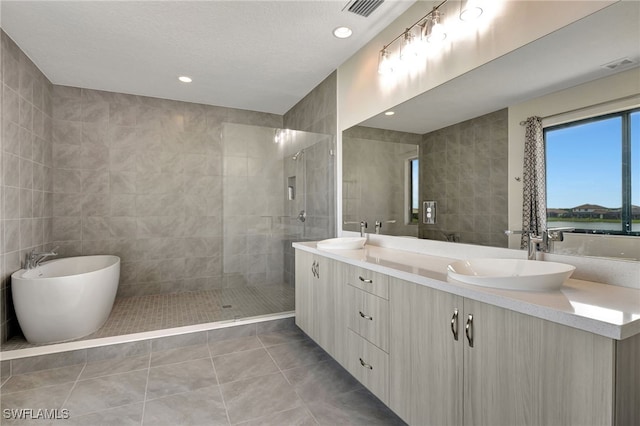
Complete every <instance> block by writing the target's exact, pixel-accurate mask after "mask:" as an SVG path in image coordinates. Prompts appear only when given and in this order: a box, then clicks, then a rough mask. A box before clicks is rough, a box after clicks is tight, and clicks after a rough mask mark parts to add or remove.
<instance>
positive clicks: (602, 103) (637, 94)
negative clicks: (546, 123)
mask: <svg viewBox="0 0 640 426" xmlns="http://www.w3.org/2000/svg"><path fill="white" fill-rule="evenodd" d="M638 96H640V93H634V94H633V95H629V96H624V97H622V98H618V99H612V100H610V101H605V102H600V103H597V104H593V105H589V106H586V107H580V108H576V109H572V110H569V111H563V112H559V113H557V114H551V115H547V116H545V117H540V118H541V119H542V120H545V119H548V118H552V117H557V116H559V115H564V114H571V113H574V112H579V111H584V110H587V109H590V108H595V107H599V106H603V105H608V104H612V103H614V102H620V101H626V100H627V99H633V98H635V97H638ZM525 124H527V122H526V121H521V122H520V125H521V126H524V125H525Z"/></svg>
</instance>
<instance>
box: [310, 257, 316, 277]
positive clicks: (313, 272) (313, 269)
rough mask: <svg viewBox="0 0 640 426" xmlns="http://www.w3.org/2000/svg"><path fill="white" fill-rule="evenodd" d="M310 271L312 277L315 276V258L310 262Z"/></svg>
mask: <svg viewBox="0 0 640 426" xmlns="http://www.w3.org/2000/svg"><path fill="white" fill-rule="evenodd" d="M311 273H312V274H313V276H314V277H315V276H316V261H315V260H314V261H313V263H312V264H311Z"/></svg>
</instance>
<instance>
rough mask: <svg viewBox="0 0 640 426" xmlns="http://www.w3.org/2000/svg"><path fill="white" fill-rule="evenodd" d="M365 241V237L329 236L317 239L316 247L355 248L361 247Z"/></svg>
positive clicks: (333, 248) (324, 248) (332, 248)
mask: <svg viewBox="0 0 640 426" xmlns="http://www.w3.org/2000/svg"><path fill="white" fill-rule="evenodd" d="M366 242H367V239H366V238H365V237H343V238H329V239H328V240H322V241H318V244H317V247H318V248H319V249H321V250H357V249H361V248H363V247H364V243H366Z"/></svg>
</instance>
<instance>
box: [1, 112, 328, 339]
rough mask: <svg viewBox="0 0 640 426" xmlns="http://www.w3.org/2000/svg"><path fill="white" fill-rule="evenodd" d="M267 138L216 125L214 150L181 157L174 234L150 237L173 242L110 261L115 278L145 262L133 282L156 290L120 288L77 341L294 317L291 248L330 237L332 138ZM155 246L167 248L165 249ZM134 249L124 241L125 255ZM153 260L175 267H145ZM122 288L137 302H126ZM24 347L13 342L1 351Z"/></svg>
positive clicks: (298, 134)
mask: <svg viewBox="0 0 640 426" xmlns="http://www.w3.org/2000/svg"><path fill="white" fill-rule="evenodd" d="M276 131H277V129H274V128H273V127H260V126H251V125H243V124H232V123H222V124H221V125H220V132H219V135H220V139H219V141H217V142H216V143H217V147H215V149H214V148H207V151H206V154H204V155H202V154H191V153H186V154H184V155H183V161H184V166H183V167H186V166H187V163H188V164H189V167H191V169H189V170H188V173H185V174H184V187H183V188H184V189H183V190H182V192H177V193H176V194H175V196H176V197H183V198H184V203H183V206H184V207H183V208H182V209H181V210H179V211H178V210H176V212H175V220H173V221H171V222H170V223H169V222H167V224H168V225H171V226H173V227H174V228H171V227H166V228H163V229H162V230H159V231H158V232H162V235H164V234H167V235H171V236H175V237H174V238H171V239H159V238H156V239H155V240H154V239H145V240H143V241H141V242H144V243H145V244H147V245H145V246H144V247H145V248H146V249H145V252H144V253H141V254H140V253H137V252H133V253H130V252H128V251H122V252H116V253H113V254H117V255H119V256H121V257H122V259H123V265H124V268H123V269H124V271H123V272H124V274H128V273H129V271H128V270H127V268H128V266H127V265H130V264H131V259H130V256H131V255H132V254H136V255H140V256H143V258H145V259H146V258H149V259H150V260H149V261H146V260H143V262H144V263H143V264H142V265H143V266H145V267H146V265H147V264H148V267H149V268H148V270H147V269H141V270H140V271H138V272H137V276H138V277H139V278H141V277H140V274H141V273H144V274H148V276H149V277H152V278H154V279H157V280H158V281H160V280H162V279H163V278H164V279H165V280H166V282H167V286H166V288H165V287H162V286H159V287H153V288H151V287H150V286H149V287H145V286H144V285H142V284H144V283H137V282H134V283H133V284H131V287H128V286H127V284H128V282H129V280H128V279H125V282H124V284H123V283H122V281H121V286H120V287H121V289H124V290H125V292H124V293H123V292H122V291H121V292H120V294H119V296H118V298H116V302H115V304H114V307H113V311H112V314H111V316H110V318H109V319H108V320H107V323H106V324H105V326H103V327H102V328H101V329H100V330H98V332H96V333H94V334H92V335H90V336H87V337H86V339H95V338H102V337H110V336H116V335H125V334H133V333H140V332H147V331H153V330H161V329H173V328H176V327H182V326H191V325H195V324H205V323H212V322H219V321H227V320H232V321H233V320H241V319H246V318H254V317H261V316H268V315H273V314H279V313H286V312H292V311H293V310H294V309H295V306H294V301H295V297H294V279H293V277H294V265H295V262H294V253H293V250H292V247H291V243H292V242H293V241H304V240H313V239H323V238H327V237H330V236H333V232H334V229H335V222H334V220H335V219H334V210H335V209H334V208H333V203H334V198H335V197H334V190H335V189H334V188H335V185H334V177H333V174H334V170H335V168H334V163H335V158H334V157H333V155H332V153H333V152H334V148H333V144H334V137H333V136H331V135H324V134H316V133H309V132H302V131H291V130H290V131H287V132H282V133H281V134H282V137H281V138H280V140H279V141H278V143H274V133H275V132H276ZM211 143H214V142H213V141H212V142H211ZM185 172H187V170H185ZM291 178H293V180H292V179H291ZM294 182H295V183H294ZM290 187H293V189H291V188H290ZM158 190H159V191H160V190H161V188H159V189H158ZM168 207H170V208H173V206H168ZM174 210H175V209H174ZM301 211H303V212H304V217H303V219H304V220H300V217H299V214H300V212H301ZM172 214H173V211H172ZM165 241H166V242H167V243H169V242H171V243H172V244H171V245H166V246H165V245H164V242H165ZM137 242H138V241H136V240H133V242H132V247H133V248H135V247H136V246H135V245H136V244H137ZM161 243H162V244H161ZM141 247H142V246H141ZM154 250H155V251H154ZM158 250H161V251H162V253H163V254H164V253H167V256H170V255H172V254H173V255H174V256H173V257H175V258H172V257H170V258H168V259H166V260H158V261H155V260H153V259H154V258H155V257H159V254H158V253H157V251H158ZM175 268H179V270H180V271H181V272H178V271H176V270H175ZM187 276H193V277H194V278H186V277H187ZM125 278H127V277H126V275H125ZM176 282H178V283H179V284H180V287H179V289H178V290H175V289H174V288H176ZM129 288H134V289H136V291H139V292H140V293H133V294H132V293H130V292H129V290H128V289H129ZM147 289H149V290H150V291H146V290H147ZM143 291H144V292H143ZM29 346H30V345H29V344H27V343H26V342H25V341H24V340H20V338H19V337H16V338H14V339H11V340H10V341H9V342H7V343H6V344H3V346H2V350H3V351H6V350H12V349H20V348H24V347H29Z"/></svg>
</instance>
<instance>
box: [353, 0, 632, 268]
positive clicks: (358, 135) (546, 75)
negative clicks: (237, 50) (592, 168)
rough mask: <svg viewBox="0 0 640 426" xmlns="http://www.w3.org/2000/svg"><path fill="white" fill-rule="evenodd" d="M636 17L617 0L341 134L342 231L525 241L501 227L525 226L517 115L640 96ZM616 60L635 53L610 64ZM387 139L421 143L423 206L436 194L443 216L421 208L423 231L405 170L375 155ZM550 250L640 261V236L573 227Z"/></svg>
mask: <svg viewBox="0 0 640 426" xmlns="http://www.w3.org/2000/svg"><path fill="white" fill-rule="evenodd" d="M638 13H640V4H639V3H638V2H617V3H614V4H612V5H610V6H608V7H606V8H604V9H602V10H600V11H598V12H596V13H594V14H592V15H590V16H588V17H586V18H584V19H581V20H579V21H576V22H575V23H573V24H571V25H568V26H567V27H565V28H562V29H561V30H558V31H556V32H554V33H551V34H549V35H547V36H545V37H542V38H540V39H538V40H536V41H535V42H533V43H529V44H528V45H525V46H523V47H521V48H519V49H517V50H515V51H513V52H511V53H509V54H506V55H504V56H502V57H500V58H498V59H496V60H494V61H491V62H489V63H487V64H485V65H482V66H480V67H478V68H476V69H474V70H472V71H469V72H467V73H465V74H462V75H460V76H458V77H456V78H454V79H452V80H449V81H447V82H445V83H443V84H441V85H439V86H437V87H434V88H433V89H431V90H429V91H427V92H425V93H423V94H421V95H418V96H416V97H415V98H413V99H410V100H408V101H406V102H404V103H403V104H400V105H397V106H396V107H393V108H391V109H393V110H394V111H395V115H394V116H393V117H388V116H385V115H384V113H383V112H381V113H380V114H378V115H375V116H373V117H370V118H369V119H367V120H365V121H363V122H362V123H359V125H357V126H355V127H352V128H350V129H348V130H345V131H344V132H343V167H342V168H343V179H344V181H343V206H344V209H343V220H344V221H345V222H347V224H344V225H343V229H344V230H347V231H356V232H357V231H359V225H358V224H350V223H349V222H357V223H359V221H360V220H365V219H366V220H367V221H368V222H369V228H368V229H367V232H375V229H374V228H373V225H372V223H371V221H374V222H375V220H379V219H386V218H388V217H389V218H391V217H392V216H393V218H396V217H398V218H399V217H402V219H403V223H402V224H403V225H404V226H396V227H395V228H394V229H392V228H391V227H386V228H385V227H384V226H383V228H382V232H381V233H383V234H390V235H408V236H413V237H415V236H418V237H419V238H429V239H436V240H448V241H456V242H461V243H471V244H481V245H491V246H497V247H512V248H515V247H519V237H517V236H516V237H515V238H513V239H511V240H509V239H508V237H507V236H506V235H505V234H504V231H505V230H506V229H510V228H511V229H516V230H517V229H521V227H522V225H521V224H522V182H521V177H522V165H523V154H521V152H522V151H523V150H524V148H523V147H524V128H523V127H522V126H519V125H518V123H519V122H520V121H521V120H524V119H526V118H527V117H529V116H534V115H538V116H542V117H545V116H550V115H553V116H562V117H561V118H562V119H565V118H566V117H565V116H567V117H569V116H571V117H569V118H572V119H578V118H581V117H580V114H582V118H585V117H590V116H593V114H592V113H593V112H592V111H591V109H593V108H595V107H600V106H601V105H602V104H607V105H608V104H609V103H615V102H618V101H620V100H621V99H625V98H629V97H630V96H631V97H632V96H634V95H640V84H639V83H638V82H639V81H640V79H639V78H638V76H639V75H640V72H639V71H638V65H639V63H640V48H639V45H638V43H637V40H638V36H640V22H639V21H638V20H637V16H638ZM567 55H570V58H571V60H567ZM619 58H629V61H623V63H624V64H623V65H620V66H617V67H613V68H612V67H607V66H604V65H603V64H609V63H612V61H614V62H615V61H616V60H619ZM618 62H620V61H618ZM618 76H622V77H620V78H618ZM581 85H582V86H581ZM612 107H613V106H612ZM618 107H619V106H618ZM627 107H628V108H633V107H637V105H627ZM389 109H390V108H388V107H386V106H385V111H386V110H389ZM613 111H614V110H609V111H606V110H605V111H601V112H600V113H601V114H606V113H607V112H613ZM615 111H620V109H619V108H618V109H617V110H615ZM576 114H577V115H578V116H577V117H574V116H576ZM590 114H591V115H590ZM567 121H568V120H566V121H564V122H567ZM356 140H357V141H356ZM365 141H368V142H370V143H369V144H365V143H364V142H365ZM373 141H376V142H373ZM382 143H395V144H398V143H400V144H402V143H411V144H414V145H417V146H418V152H419V165H420V173H419V182H418V184H419V197H418V201H419V206H422V203H424V202H425V201H436V203H437V209H436V212H437V214H436V223H435V224H425V223H424V216H423V213H424V212H422V211H420V212H419V215H418V226H417V233H416V231H415V228H416V227H415V226H410V225H407V222H406V217H407V216H405V215H404V214H405V213H406V206H407V205H408V204H407V200H406V191H407V189H406V184H407V181H406V176H405V175H403V173H405V172H404V170H405V169H404V168H403V167H402V166H401V165H400V166H395V167H394V168H392V167H391V166H390V165H388V164H387V163H384V161H383V160H385V161H386V160H389V159H391V158H393V156H392V154H391V152H390V151H387V152H386V153H384V154H382V153H377V154H376V153H375V152H377V147H376V148H375V149H374V148H373V147H374V144H382ZM376 162H377V164H376ZM363 163H364V164H365V165H364V166H363V165H362V164H363ZM396 163H397V161H396ZM374 164H376V165H377V166H376V167H374V166H373V165H374ZM383 164H385V165H383ZM365 172H367V173H366V174H365ZM632 173H636V172H632ZM634 176H636V175H634ZM381 182H384V184H382V183H381ZM391 182H395V183H393V184H392V183H391ZM363 189H364V190H363ZM394 200H395V201H394ZM391 203H395V205H393V206H392V205H391ZM381 206H384V210H381V211H380V212H378V211H376V209H379V208H381ZM551 207H557V206H551ZM562 207H566V206H564V205H562ZM569 207H572V206H569ZM369 213H374V214H372V215H370V214H369ZM574 242H575V243H574ZM553 246H554V247H553V251H554V252H556V253H562V254H576V255H587V256H606V257H621V258H625V259H631V260H633V259H636V260H637V259H638V258H640V256H635V255H633V253H638V251H639V250H640V238H638V237H633V236H611V235H598V236H595V235H588V234H575V233H574V234H568V233H567V234H565V239H564V241H562V242H554V245H553ZM604 248H607V250H605V251H603V250H602V249H604Z"/></svg>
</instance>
